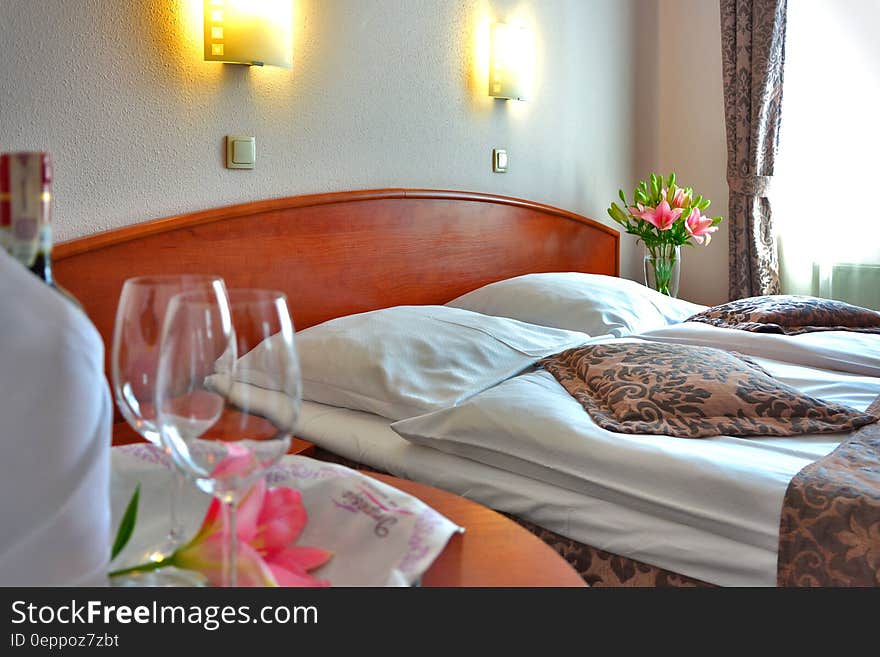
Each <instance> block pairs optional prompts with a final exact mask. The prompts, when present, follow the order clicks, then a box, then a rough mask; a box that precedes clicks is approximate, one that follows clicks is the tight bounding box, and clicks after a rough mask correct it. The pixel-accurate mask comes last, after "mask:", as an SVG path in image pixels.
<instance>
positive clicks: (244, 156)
mask: <svg viewBox="0 0 880 657" xmlns="http://www.w3.org/2000/svg"><path fill="white" fill-rule="evenodd" d="M256 143H257V142H256V139H255V138H254V137H241V136H237V135H227V137H226V168H227V169H253V168H254V163H255V162H256V160H257V146H256Z"/></svg>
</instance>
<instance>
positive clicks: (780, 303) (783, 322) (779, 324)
mask: <svg viewBox="0 0 880 657" xmlns="http://www.w3.org/2000/svg"><path fill="white" fill-rule="evenodd" d="M685 321H686V322H703V323H705V324H712V325H713V326H720V327H722V328H735V329H741V330H743V331H755V332H757V333H784V334H786V335H797V334H799V333H809V332H813V331H857V332H860V333H880V312H877V311H876V310H870V309H868V308H862V307H860V306H853V305H851V304H848V303H844V302H843V301H833V300H832V299H819V298H818V297H808V296H798V295H793V294H773V295H768V296H763V297H749V298H748V299H738V300H737V301H731V302H729V303H724V304H721V305H720V306H713V307H712V308H709V309H708V310H704V311H703V312H701V313H697V314H696V315H694V316H693V317H689V318H688V319H686V320H685Z"/></svg>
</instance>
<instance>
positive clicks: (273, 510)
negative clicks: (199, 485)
mask: <svg viewBox="0 0 880 657" xmlns="http://www.w3.org/2000/svg"><path fill="white" fill-rule="evenodd" d="M237 520H238V521H237V523H236V536H237V537H238V583H239V586H329V585H330V583H329V582H327V581H326V580H320V579H317V578H316V577H314V576H312V575H310V574H309V571H311V570H314V569H315V568H318V567H320V566H322V565H324V564H325V563H327V561H328V560H329V559H330V557H331V556H332V554H331V553H330V552H329V551H327V550H324V549H321V548H316V547H303V546H296V545H293V543H294V541H296V539H297V538H298V537H299V535H300V534H301V533H302V530H303V528H304V527H305V525H306V522H307V521H308V516H307V514H306V510H305V507H303V505H302V497H301V495H300V492H299V491H297V490H294V489H292V488H286V487H278V488H273V489H267V487H266V483H265V481H263V480H262V479H260V480H259V481H258V482H257V483H256V484H254V486H252V487H251V488H250V489H249V490H248V492H247V493H246V494H245V496H244V497H243V498H242V500H241V502H239V505H238V517H237ZM225 532H226V528H225V526H224V523H223V518H222V514H221V507H220V501H219V500H217V499H216V498H215V499H213V500H212V501H211V505H210V506H209V507H208V512H207V513H206V514H205V519H204V520H203V521H202V526H201V528H200V529H199V531H198V533H197V534H196V535H195V537H194V538H193V539H192V540H191V541H190V542H189V543H188V544H187V545H185V546H184V547H182V548H180V549H179V550H177V552H175V553H174V555H173V556H172V557H171V559H170V561H171V563H173V564H174V565H175V566H178V567H179V568H185V569H187V570H196V571H198V572H200V573H202V574H203V575H205V576H206V577H207V578H208V583H209V584H210V585H212V586H219V585H220V584H221V581H222V573H223V546H224V544H225V543H224V540H225V536H226V534H225Z"/></svg>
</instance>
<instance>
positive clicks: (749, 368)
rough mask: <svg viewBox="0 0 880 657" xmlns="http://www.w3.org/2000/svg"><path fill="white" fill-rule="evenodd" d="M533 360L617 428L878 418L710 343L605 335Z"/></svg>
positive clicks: (685, 428) (796, 426) (838, 427)
mask: <svg viewBox="0 0 880 657" xmlns="http://www.w3.org/2000/svg"><path fill="white" fill-rule="evenodd" d="M541 364H542V365H543V366H544V368H545V369H546V370H548V371H549V372H551V373H552V374H553V376H555V377H556V379H557V380H558V381H559V383H561V384H562V386H563V387H564V388H565V389H566V390H568V392H569V393H570V394H571V395H572V396H573V397H574V398H575V399H577V400H578V401H579V402H580V403H581V405H582V406H583V407H584V408H585V409H586V410H587V412H589V414H590V416H591V417H592V418H593V420H594V421H595V422H596V424H598V425H599V426H600V427H602V428H603V429H607V430H608V431H616V432H618V433H631V434H633V433H634V434H665V435H669V436H678V437H682V438H705V437H707V436H720V435H724V436H795V435H800V434H807V433H834V432H837V431H850V430H852V429H855V428H857V427H861V426H863V425H866V424H870V423H871V422H876V421H877V419H878V418H876V417H875V416H873V415H869V414H867V413H861V412H859V411H856V410H854V409H852V408H848V407H846V406H841V405H839V404H831V403H827V402H824V401H822V400H819V399H815V398H813V397H809V396H808V395H805V394H803V393H801V392H799V391H798V390H796V389H795V388H792V387H791V386H787V385H784V384H782V383H779V382H778V381H776V380H775V379H773V378H772V377H771V376H770V375H769V374H767V372H766V371H765V370H764V369H763V368H761V367H760V366H759V365H757V364H756V363H754V362H752V361H750V360H749V359H748V358H746V357H745V356H739V355H734V354H732V353H730V352H726V351H722V350H720V349H713V348H711V347H694V346H690V345H677V344H658V343H650V342H623V343H620V342H618V343H605V344H597V345H587V346H583V347H576V348H574V349H569V350H567V351H563V352H562V353H560V354H557V355H555V356H551V357H549V358H545V359H544V360H542V361H541Z"/></svg>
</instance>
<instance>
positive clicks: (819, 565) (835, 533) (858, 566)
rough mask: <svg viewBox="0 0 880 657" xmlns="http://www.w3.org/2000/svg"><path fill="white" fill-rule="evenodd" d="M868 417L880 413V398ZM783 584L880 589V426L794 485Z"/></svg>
mask: <svg viewBox="0 0 880 657" xmlns="http://www.w3.org/2000/svg"><path fill="white" fill-rule="evenodd" d="M868 413H874V414H877V413H880V397H878V398H877V399H875V400H874V402H873V403H872V404H871V406H870V407H869V408H868ZM777 584H778V585H779V586H880V425H878V424H870V425H868V426H865V427H862V428H861V429H859V430H858V431H856V432H855V433H853V434H852V436H851V437H850V438H849V440H846V441H844V442H843V443H841V444H840V445H839V446H838V447H837V449H835V450H834V451H833V452H831V453H830V454H829V455H828V456H825V457H822V458H820V459H819V460H818V461H815V462H814V463H811V464H810V465H808V466H807V467H805V468H804V469H803V470H801V471H800V472H799V473H798V474H797V475H795V477H794V478H793V479H792V480H791V483H789V485H788V490H786V492H785V499H784V501H783V504H782V516H781V521H780V527H779V557H778V561H777Z"/></svg>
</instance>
